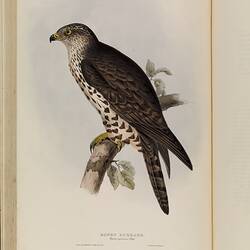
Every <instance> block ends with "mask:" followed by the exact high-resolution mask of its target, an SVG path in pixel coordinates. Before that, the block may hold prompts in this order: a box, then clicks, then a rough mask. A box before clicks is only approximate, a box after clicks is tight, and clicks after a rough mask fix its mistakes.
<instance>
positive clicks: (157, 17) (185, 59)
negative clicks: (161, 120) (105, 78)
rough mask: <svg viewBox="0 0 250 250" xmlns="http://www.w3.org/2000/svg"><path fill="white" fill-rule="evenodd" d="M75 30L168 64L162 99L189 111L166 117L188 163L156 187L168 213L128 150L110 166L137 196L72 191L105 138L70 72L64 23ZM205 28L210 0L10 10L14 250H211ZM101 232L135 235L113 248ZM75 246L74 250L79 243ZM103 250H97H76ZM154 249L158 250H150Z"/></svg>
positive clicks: (107, 188) (26, 3)
mask: <svg viewBox="0 0 250 250" xmlns="http://www.w3.org/2000/svg"><path fill="white" fill-rule="evenodd" d="M72 22H82V23H85V24H87V25H88V26H89V27H90V28H91V29H93V31H94V32H95V33H96V35H97V36H98V38H99V39H100V40H101V41H103V42H105V43H108V44H109V45H111V46H114V47H116V48H117V49H119V50H121V51H122V52H123V53H125V54H127V55H128V56H129V57H131V58H132V59H133V60H135V61H136V62H137V63H138V64H139V65H140V66H141V67H142V68H143V69H145V64H146V61H147V59H148V58H150V59H151V60H152V61H153V62H155V63H156V66H167V67H168V68H169V69H170V70H171V71H172V72H173V76H171V77H165V76H164V75H162V78H163V79H164V80H166V82H167V92H168V93H169V94H171V93H180V94H181V98H182V99H183V100H186V101H187V104H186V105H184V106H181V107H177V108H173V109H171V110H169V111H168V112H167V113H165V117H166V120H167V122H168V124H169V127H170V128H172V130H173V131H174V133H175V134H176V135H177V137H178V138H179V139H180V141H181V142H182V143H183V145H184V147H185V148H186V150H187V152H188V154H189V155H190V158H191V160H192V162H193V166H194V171H193V172H191V171H189V170H188V169H187V168H186V167H185V166H184V165H183V164H182V163H181V162H180V161H179V160H177V159H176V158H175V157H174V156H173V157H172V156H171V166H172V176H171V179H170V180H168V179H167V175H166V171H165V167H164V165H163V170H164V175H165V180H166V184H167V189H168V195H169V201H170V215H168V216H167V215H165V214H163V213H162V211H161V210H160V208H159V205H158V204H157V201H156V199H155V197H154V194H153V191H152V188H151V186H150V182H149V178H148V175H147V172H146V168H145V164H144V162H143V159H142V155H140V154H138V153H137V152H136V151H134V150H133V148H131V147H126V149H125V150H123V151H122V152H121V153H120V154H119V155H118V156H117V158H118V159H121V160H129V161H131V162H132V164H133V165H134V166H135V168H136V189H135V190H134V191H130V190H128V189H126V188H119V189H118V190H117V191H115V192H114V191H113V189H112V186H111V184H110V183H109V181H108V180H107V178H105V181H104V183H103V185H102V187H101V191H100V193H99V194H98V195H96V196H92V195H90V194H88V193H87V192H86V191H85V190H82V189H80V188H79V185H80V181H81V178H82V175H83V172H84V169H85V166H86V162H87V160H88V158H89V155H90V154H89V143H90V142H91V140H92V139H93V138H94V137H95V136H96V135H98V134H99V133H101V132H103V129H104V128H103V126H102V123H101V120H100V118H99V115H98V113H97V112H96V111H95V110H94V109H93V107H92V106H91V105H90V104H89V103H88V101H87V99H86V98H85V97H84V96H83V93H82V92H81V91H80V89H79V87H78V86H77V84H76V83H75V81H74V79H73V78H72V76H71V75H70V72H69V70H68V66H67V64H68V62H67V53H66V49H65V48H64V47H63V45H62V44H59V43H53V44H49V36H50V35H51V34H52V33H54V32H55V31H56V30H57V29H58V28H60V27H61V26H63V25H65V24H68V23H72ZM209 39H210V30H209V1H208V0H202V1H201V0H188V1H186V0H171V1H163V0H162V1H160V0H157V1H145V0H133V1H132V0H131V1H117V0H112V1H111V0H110V1H97V0H91V1H90V0H89V1H88V0H79V1H78V0H74V1H68V0H67V1H66V0H53V1H51V0H44V1H35V0H22V1H19V8H18V88H17V94H18V178H17V180H18V182H17V183H18V250H34V249H36V250H44V249H46V250H57V249H60V250H69V249H72V250H74V249H82V248H83V249H97V248H103V249H127V248H128V247H129V248H130V249H137V250H140V249H141V250H142V249H146V248H150V247H149V245H162V247H161V248H162V249H169V250H184V249H185V250H200V249H203V250H206V249H209V250H210V247H211V246H210V244H211V238H210V230H211V217H210V206H211V204H210V181H211V180H210V66H209V65H210V61H209V58H210V54H209V53H210V47H209ZM101 233H141V234H143V235H144V237H142V238H137V239H136V240H134V241H110V240H108V238H103V237H101V236H100V234H101ZM77 244H78V245H77ZM83 244H104V247H97V246H96V247H94V246H92V247H83ZM156 248H157V247H156Z"/></svg>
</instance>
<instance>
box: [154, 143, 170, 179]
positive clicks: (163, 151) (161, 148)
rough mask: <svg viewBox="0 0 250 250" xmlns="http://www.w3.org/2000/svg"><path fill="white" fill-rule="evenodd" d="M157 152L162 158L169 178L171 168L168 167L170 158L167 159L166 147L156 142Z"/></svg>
mask: <svg viewBox="0 0 250 250" xmlns="http://www.w3.org/2000/svg"><path fill="white" fill-rule="evenodd" d="M157 146H158V149H159V152H160V154H161V156H162V158H163V160H164V163H165V166H166V169H167V173H168V178H170V174H171V169H170V160H169V152H168V148H167V147H164V145H162V144H157Z"/></svg>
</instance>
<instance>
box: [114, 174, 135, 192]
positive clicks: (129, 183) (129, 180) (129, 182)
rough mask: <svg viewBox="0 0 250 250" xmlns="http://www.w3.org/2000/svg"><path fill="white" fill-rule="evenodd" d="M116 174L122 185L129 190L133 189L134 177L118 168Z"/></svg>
mask: <svg viewBox="0 0 250 250" xmlns="http://www.w3.org/2000/svg"><path fill="white" fill-rule="evenodd" d="M117 174H118V180H119V183H120V184H121V185H122V186H124V187H127V188H129V189H131V190H134V189H135V183H134V177H133V176H132V175H131V174H130V173H129V172H128V171H126V170H122V171H120V170H118V171H117Z"/></svg>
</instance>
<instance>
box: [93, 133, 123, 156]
mask: <svg viewBox="0 0 250 250" xmlns="http://www.w3.org/2000/svg"><path fill="white" fill-rule="evenodd" d="M107 139H108V140H109V139H110V138H109V135H108V133H107V132H105V133H102V134H100V135H98V136H97V137H96V138H95V139H94V140H93V141H92V142H91V143H90V152H92V151H93V150H94V147H95V146H96V145H98V144H101V143H102V142H103V141H105V140H107ZM112 142H114V143H115V144H116V145H117V148H118V150H119V151H121V149H122V148H123V146H124V143H123V142H122V141H121V140H119V139H117V138H116V139H114V140H113V139H112Z"/></svg>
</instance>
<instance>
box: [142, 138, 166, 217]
mask: <svg viewBox="0 0 250 250" xmlns="http://www.w3.org/2000/svg"><path fill="white" fill-rule="evenodd" d="M150 148H151V150H150V151H149V147H146V148H143V157H144V160H145V163H146V166H147V170H148V174H149V178H150V181H151V184H152V187H153V190H154V193H155V196H156V198H157V200H158V202H159V205H160V207H161V209H162V211H163V212H164V213H165V214H168V213H169V205H168V196H167V190H166V186H165V182H164V177H163V174H162V171H161V165H160V160H159V155H158V149H157V147H156V145H155V146H154V142H152V144H151V147H150Z"/></svg>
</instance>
